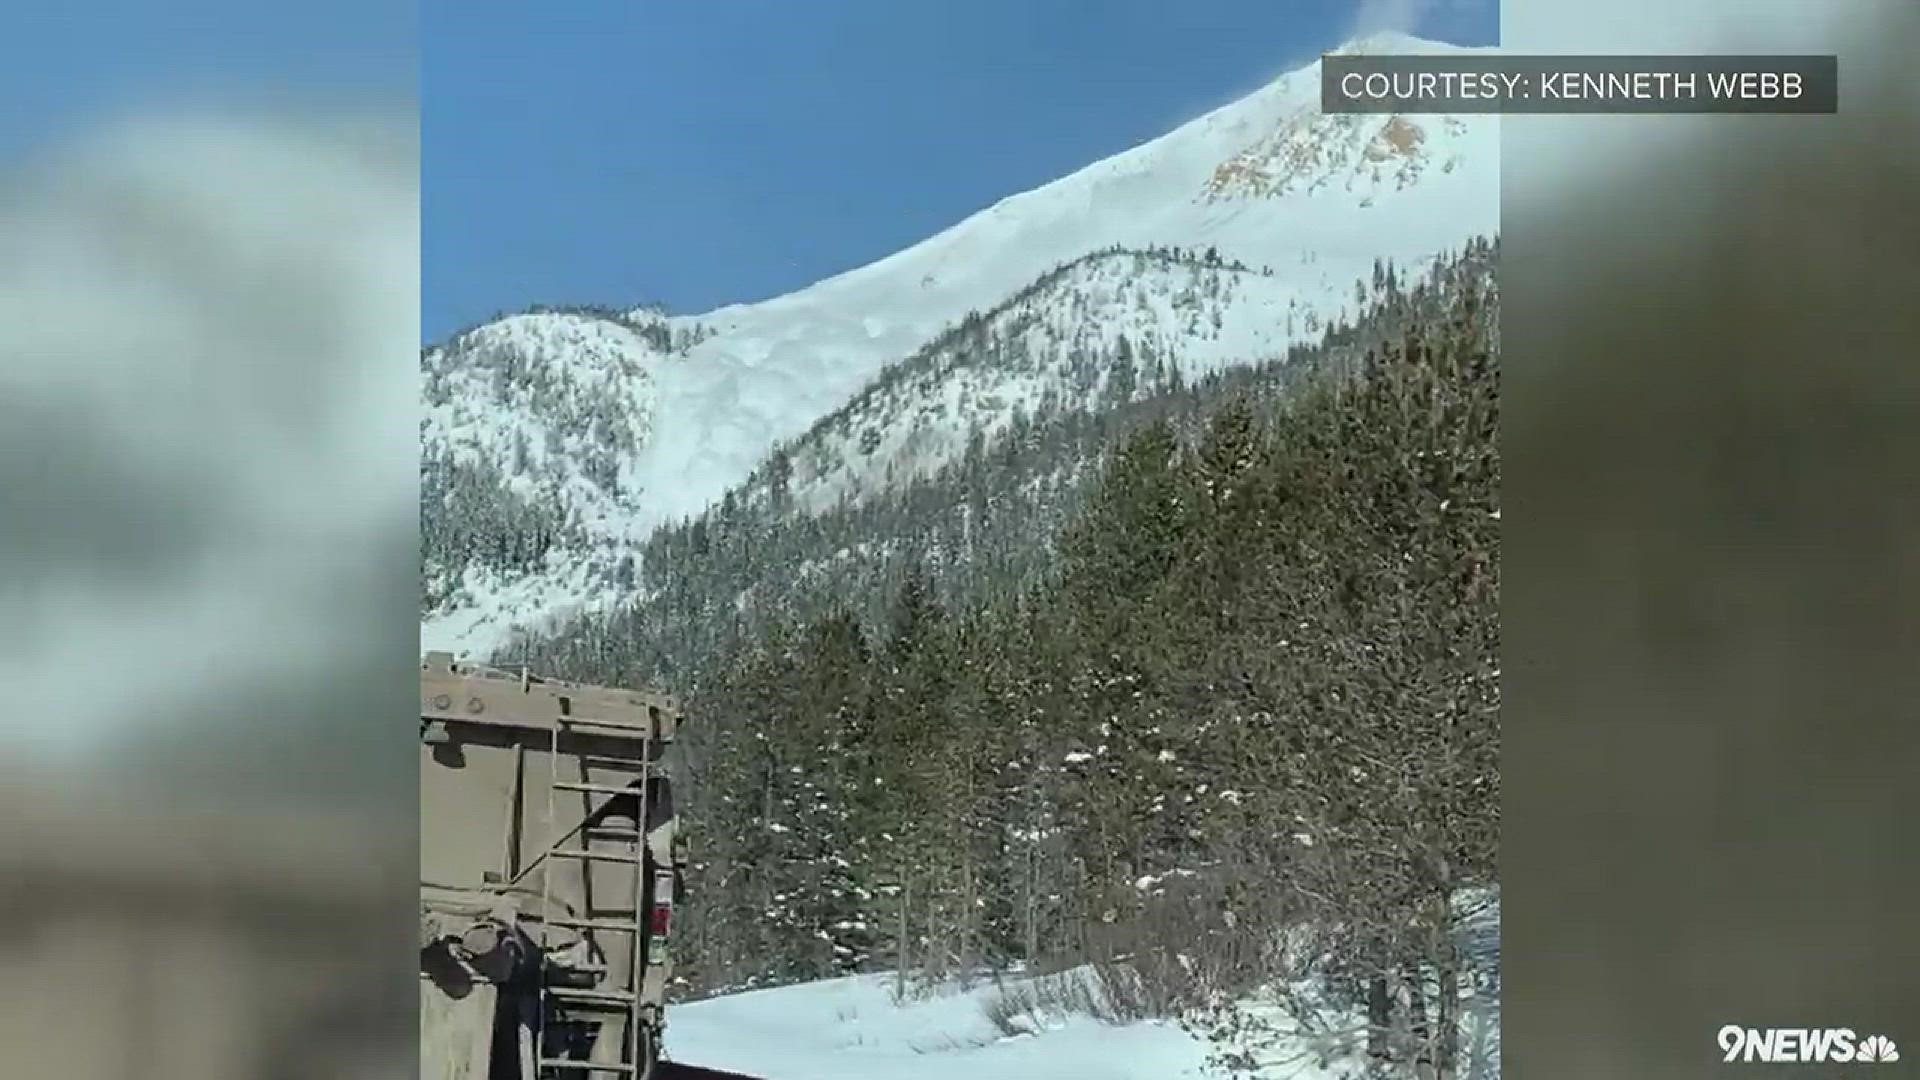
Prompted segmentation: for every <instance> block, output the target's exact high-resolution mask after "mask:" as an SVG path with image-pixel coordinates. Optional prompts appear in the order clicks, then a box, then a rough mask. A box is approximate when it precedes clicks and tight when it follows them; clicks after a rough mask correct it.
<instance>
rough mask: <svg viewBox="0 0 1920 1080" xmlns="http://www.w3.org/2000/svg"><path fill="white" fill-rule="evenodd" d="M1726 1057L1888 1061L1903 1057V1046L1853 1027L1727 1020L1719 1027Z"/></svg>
mask: <svg viewBox="0 0 1920 1080" xmlns="http://www.w3.org/2000/svg"><path fill="white" fill-rule="evenodd" d="M1719 1042H1720V1049H1721V1051H1722V1052H1723V1053H1725V1054H1726V1057H1725V1058H1722V1059H1721V1060H1723V1061H1729V1062H1732V1061H1742V1062H1760V1063H1766V1064H1796V1063H1808V1064H1817V1065H1824V1064H1829V1063H1831V1064H1835V1065H1845V1064H1848V1063H1852V1062H1858V1063H1862V1064H1874V1065H1878V1064H1887V1063H1891V1062H1895V1061H1899V1060H1900V1048H1899V1047H1898V1046H1895V1045H1894V1042H1893V1040H1892V1039H1889V1038H1887V1037H1886V1036H1885V1035H1869V1036H1867V1037H1866V1038H1864V1039H1862V1038H1860V1037H1859V1036H1857V1035H1855V1034H1854V1031H1853V1029H1852V1028H1747V1027H1741V1026H1740V1025H1738V1024H1728V1025H1727V1026H1725V1027H1723V1028H1721V1029H1720V1036H1719Z"/></svg>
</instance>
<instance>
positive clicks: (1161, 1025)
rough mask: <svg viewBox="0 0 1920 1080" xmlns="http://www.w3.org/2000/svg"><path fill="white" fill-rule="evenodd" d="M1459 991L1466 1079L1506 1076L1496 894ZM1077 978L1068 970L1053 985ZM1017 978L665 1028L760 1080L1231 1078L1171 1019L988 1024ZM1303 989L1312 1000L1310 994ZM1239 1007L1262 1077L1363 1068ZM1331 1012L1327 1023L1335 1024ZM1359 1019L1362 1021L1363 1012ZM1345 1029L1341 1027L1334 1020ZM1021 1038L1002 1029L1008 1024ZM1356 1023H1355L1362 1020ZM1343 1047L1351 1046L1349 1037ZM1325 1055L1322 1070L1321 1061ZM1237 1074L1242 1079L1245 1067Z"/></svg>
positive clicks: (849, 990) (1270, 1011) (1468, 921)
mask: <svg viewBox="0 0 1920 1080" xmlns="http://www.w3.org/2000/svg"><path fill="white" fill-rule="evenodd" d="M1457 907H1458V912H1459V918H1460V922H1459V924H1458V931H1457V932H1458V938H1457V940H1458V941H1459V947H1460V951H1461V955H1462V956H1463V958H1464V959H1466V961H1467V970H1469V971H1471V972H1473V976H1472V977H1471V979H1470V980H1469V981H1468V983H1467V985H1465V986H1463V988H1462V990H1463V994H1464V1001H1463V1008H1462V1015H1463V1022H1462V1030H1461V1047H1460V1051H1461V1061H1460V1070H1461V1071H1460V1076H1461V1077H1462V1078H1463V1080H1499V1078H1500V901H1499V892H1498V890H1497V889H1491V890H1488V889H1476V890H1470V891H1467V892H1463V893H1462V894H1461V896H1460V897H1459V899H1458V903H1457ZM1079 977H1084V976H1080V975H1077V974H1074V973H1068V974H1064V975H1054V976H1047V977H1046V978H1047V979H1051V980H1059V979H1073V978H1079ZM1032 986H1033V983H1032V982H1031V981H1025V980H1021V979H1018V978H1011V979H1007V980H1005V981H1003V982H1002V983H1001V984H1000V985H994V984H993V983H991V982H986V983H981V984H976V985H975V986H974V987H973V988H971V989H965V990H963V989H960V988H957V987H955V988H950V989H947V990H945V991H943V992H935V993H932V994H930V995H927V996H925V997H923V998H919V999H915V1000H909V1001H907V1002H906V1003H904V1004H896V1003H895V999H894V995H893V977H892V976H890V975H863V976H858V977H854V978H845V979H829V980H825V981H822V982H813V983H804V984H801V985H798V986H788V987H782V988H779V989H775V990H757V991H751V992H748V993H742V994H731V995H727V996H725V997H718V998H711V999H708V1000H706V1001H698V1002H692V1003H689V1004H685V1005H679V1006H675V1007H674V1008H673V1009H672V1010H671V1012H670V1017H671V1019H670V1021H669V1023H668V1026H667V1055H668V1057H669V1058H670V1059H672V1060H674V1061H682V1062H686V1063H687V1064H690V1065H703V1066H706V1067H708V1068H714V1069H725V1070H728V1071H732V1072H739V1073H745V1074H747V1075H750V1076H757V1077H764V1078H765V1080H1226V1078H1228V1077H1229V1076H1231V1075H1232V1074H1230V1073H1227V1072H1225V1071H1223V1070H1220V1069H1218V1068H1216V1067H1214V1066H1210V1065H1209V1063H1208V1057H1209V1048H1208V1046H1207V1044H1206V1043H1205V1042H1203V1041H1202V1040H1200V1039H1199V1038H1197V1037H1195V1036H1193V1035H1191V1034H1188V1033H1187V1032H1185V1031H1183V1030H1181V1028H1180V1027H1179V1026H1178V1025H1176V1024H1172V1023H1167V1022H1157V1021H1156V1022H1144V1023H1132V1024H1108V1023H1103V1022H1101V1021H1099V1020H1096V1019H1093V1018H1092V1017H1089V1016H1084V1015H1074V1016H1063V1015H1059V1014H1046V1015H1037V1014H1036V1013H1035V1012H1033V1011H1018V1010H1016V1011H1015V1013H1014V1015H1013V1016H1011V1017H1010V1018H1007V1019H1003V1020H1002V1021H1001V1022H995V1021H994V1020H993V1019H991V1018H990V1017H991V1015H992V1014H993V1013H995V1012H1001V1013H1002V1015H1003V1016H1004V1011H1003V1010H998V1009H996V1008H995V1006H996V1004H997V999H999V998H1000V997H1001V996H1002V995H1003V994H1006V995H1009V996H1010V997H1011V998H1012V999H1013V1000H1015V1001H1028V1002H1030V1001H1032V1000H1034V999H1035V998H1041V999H1047V1000H1055V999H1058V998H1059V997H1061V995H1057V994H1054V995H1049V994H1040V995H1035V994H1032V993H1028V992H1026V991H1029V990H1031V989H1032ZM1303 992H1304V993H1306V994H1308V995H1309V996H1311V995H1312V991H1311V990H1310V989H1306V988H1304V987H1303ZM1244 1008H1245V1009H1246V1011H1247V1014H1248V1015H1249V1016H1250V1018H1252V1019H1254V1020H1255V1025H1254V1027H1255V1028H1259V1027H1265V1028H1266V1029H1267V1030H1268V1031H1270V1032H1274V1033H1276V1034H1277V1036H1278V1037H1277V1038H1262V1039H1261V1040H1260V1041H1259V1043H1258V1045H1257V1047H1256V1046H1253V1045H1251V1044H1250V1045H1249V1046H1247V1047H1245V1048H1246V1049H1249V1050H1251V1052H1252V1057H1253V1058H1254V1059H1255V1060H1257V1061H1258V1062H1260V1063H1261V1070H1260V1072H1259V1073H1258V1075H1259V1076H1260V1077H1261V1080H1352V1078H1353V1077H1354V1076H1355V1075H1356V1074H1357V1073H1358V1071H1359V1062H1358V1059H1357V1058H1355V1057H1352V1056H1350V1055H1349V1054H1347V1053H1343V1051H1342V1050H1341V1049H1340V1048H1339V1045H1338V1044H1339V1043H1340V1040H1338V1039H1334V1040H1329V1039H1327V1038H1324V1037H1322V1038H1318V1039H1308V1038H1303V1037H1300V1036H1299V1035H1297V1034H1295V1033H1296V1032H1297V1031H1298V1029H1297V1027H1295V1026H1294V1025H1293V1024H1292V1023H1291V1022H1290V1021H1288V1020H1287V1019H1286V1018H1285V1017H1283V1016H1281V1015H1280V1014H1279V1013H1278V1012H1277V1010H1275V1009H1274V1008H1273V1007H1272V1006H1271V1005H1262V1004H1259V1003H1253V1002H1249V1003H1247V1004H1246V1005H1245V1006H1244ZM1333 1018H1334V1017H1333V1014H1331V1013H1329V1014H1328V1019H1333ZM1352 1020H1353V1021H1354V1024H1353V1025H1344V1026H1348V1027H1350V1028H1352V1027H1354V1026H1355V1025H1357V1024H1359V1023H1361V1022H1362V1021H1363V1018H1362V1017H1361V1016H1360V1015H1359V1014H1357V1013H1356V1014H1355V1015H1354V1016H1353V1017H1352ZM1331 1026H1335V1027H1339V1026H1343V1025H1339V1024H1335V1025H1331ZM1009 1029H1012V1030H1014V1031H1016V1032H1017V1033H1016V1034H1011V1035H1010V1034H1008V1033H1007V1032H1008V1030H1009ZM1356 1030H1357V1028H1356ZM1346 1044H1347V1048H1348V1050H1357V1048H1358V1043H1357V1042H1356V1041H1354V1039H1353V1038H1351V1037H1349V1038H1348V1039H1347V1040H1346ZM1323 1061H1324V1064H1323ZM1243 1076H1244V1074H1243Z"/></svg>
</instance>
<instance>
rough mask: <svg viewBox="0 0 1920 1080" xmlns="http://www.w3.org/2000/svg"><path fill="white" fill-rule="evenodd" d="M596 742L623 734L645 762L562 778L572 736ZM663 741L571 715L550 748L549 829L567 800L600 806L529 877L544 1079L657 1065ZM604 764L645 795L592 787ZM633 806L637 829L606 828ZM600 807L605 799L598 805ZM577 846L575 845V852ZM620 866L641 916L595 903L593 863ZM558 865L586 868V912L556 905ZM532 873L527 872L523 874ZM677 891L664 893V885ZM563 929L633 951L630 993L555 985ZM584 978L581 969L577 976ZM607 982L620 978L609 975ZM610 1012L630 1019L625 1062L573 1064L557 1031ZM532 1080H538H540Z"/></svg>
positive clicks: (618, 762) (594, 758)
mask: <svg viewBox="0 0 1920 1080" xmlns="http://www.w3.org/2000/svg"><path fill="white" fill-rule="evenodd" d="M593 734H616V735H617V737H620V738H623V739H626V740H632V741H635V742H637V743H638V744H639V747H640V753H639V756H638V759H637V760H633V759H628V758H625V757H609V756H606V755H592V754H587V753H584V752H582V753H579V754H576V755H575V757H576V758H577V760H578V761H579V763H580V768H579V773H580V776H579V778H578V779H569V778H567V777H564V776H562V775H561V771H560V757H561V751H562V747H561V744H562V740H563V738H564V737H565V736H567V735H579V736H590V735H593ZM654 735H655V732H654V731H653V729H652V725H650V724H636V723H629V722H626V721H619V720H598V719H591V718H587V717H579V716H571V715H565V710H564V709H563V714H562V715H560V716H558V717H556V718H555V722H554V725H553V729H552V732H551V736H550V741H549V743H548V747H547V760H548V763H549V765H550V769H551V773H552V775H551V778H550V781H549V786H548V788H547V820H548V822H549V823H550V827H554V828H557V827H558V824H559V821H560V817H559V805H558V803H559V799H560V796H561V794H562V793H569V794H577V795H580V796H582V797H583V798H584V799H586V800H588V801H589V802H590V803H591V805H590V808H589V809H588V810H587V812H586V813H585V814H584V815H582V817H581V818H580V821H579V822H578V823H577V824H575V825H574V826H573V827H572V828H571V829H568V830H566V831H565V832H562V833H560V834H559V835H558V836H557V837H556V838H555V839H554V840H553V841H552V843H551V845H550V846H549V847H548V848H547V849H546V851H545V852H543V853H542V854H541V855H540V856H539V857H538V858H537V859H536V860H535V862H534V863H532V864H529V865H528V867H527V870H532V869H534V867H535V866H536V865H537V866H538V867H539V868H540V903H541V918H542V922H541V930H540V936H541V941H540V946H541V948H540V972H539V990H538V1008H539V1011H538V1016H537V1020H536V1024H535V1029H534V1043H533V1061H534V1072H535V1077H569V1076H587V1077H590V1076H594V1075H613V1076H627V1077H633V1078H635V1080H646V1077H647V1074H648V1073H649V1072H651V1066H652V1065H653V1062H654V1060H655V1059H656V1057H657V1049H658V1048H657V1047H653V1046H651V1045H650V1043H651V1041H652V1040H653V1038H654V1030H653V1029H654V1027H655V1025H654V1024H652V1023H651V1022H650V1020H651V1019H652V1018H651V1016H650V1015H649V1014H650V1012H651V1010H652V1008H653V1006H652V1005H651V1003H649V1002H647V1001H646V1000H645V999H644V997H643V995H642V988H643V987H642V984H643V983H644V982H645V980H646V976H647V967H648V964H649V961H651V960H653V959H656V958H657V957H656V955H655V954H657V952H658V951H659V950H657V949H655V950H649V949H648V947H647V946H648V936H649V933H650V932H651V931H652V930H653V929H654V928H653V926H652V920H651V911H650V905H649V903H648V899H649V896H650V895H652V896H653V897H654V899H655V901H656V903H658V902H661V901H664V902H669V903H670V902H671V896H672V893H671V886H670V884H669V883H665V882H656V883H654V884H655V890H654V892H653V893H652V894H650V893H649V891H648V888H647V886H648V884H649V882H648V880H647V875H648V872H649V866H648V859H647V853H648V848H647V823H648V817H649V814H650V813H651V810H652V808H651V807H650V806H649V805H648V803H649V799H650V797H651V789H652V784H651V780H652V779H653V775H654V769H653V757H654V754H653V750H654ZM593 762H598V763H600V764H602V765H608V766H612V767H614V768H618V769H623V770H632V771H637V772H638V773H639V778H638V780H637V782H636V786H633V787H619V786H615V785H612V784H597V783H593V782H591V781H589V780H588V779H587V774H588V765H589V764H590V763H593ZM622 799H630V800H632V801H633V804H634V806H635V814H634V824H633V827H632V828H624V827H610V826H608V825H606V824H605V823H604V818H605V815H606V811H607V810H608V808H609V807H611V806H612V805H613V804H614V803H616V802H618V801H620V800H622ZM594 800H597V802H595V801H594ZM595 840H613V841H624V842H625V843H624V845H623V848H622V849H620V850H606V849H602V848H596V847H595V846H594V843H593V841H595ZM569 845H574V846H569ZM596 862H599V863H615V864H620V865H626V866H631V867H632V872H633V906H632V908H631V910H623V909H616V910H613V911H600V910H596V908H597V906H598V905H597V901H596V900H595V898H594V896H593V888H592V882H591V877H592V873H591V872H592V867H593V864H594V863H596ZM556 866H574V867H577V868H578V870H579V873H580V875H581V878H582V881H583V882H584V883H585V887H584V888H583V889H582V893H581V894H582V897H583V898H584V899H585V901H586V903H585V904H584V905H583V906H582V907H581V908H580V909H579V910H578V911H565V910H562V909H561V907H560V906H559V905H556V903H555V900H554V895H553V872H554V868H555V867H556ZM522 873H523V874H524V873H525V871H522ZM663 885H664V886H666V887H667V888H668V890H669V891H668V892H667V893H665V894H660V893H659V891H658V890H659V888H660V887H661V886H663ZM556 930H571V931H574V932H577V933H578V934H579V935H580V937H581V938H582V939H584V940H585V941H587V942H588V943H590V944H591V945H593V946H596V947H598V951H599V952H600V953H601V955H603V956H605V955H609V954H611V952H612V950H613V949H615V948H619V949H622V950H625V951H626V953H627V956H628V959H629V963H628V964H627V970H628V976H627V981H626V983H625V984H624V985H617V986H608V985H600V986H596V987H594V988H593V989H581V988H575V987H569V986H561V985H555V983H554V979H553V974H554V972H553V969H552V966H551V954H552V950H553V949H554V947H555V946H556V945H557V940H556V938H557V935H556V934H555V931H556ZM575 970H578V968H576V969H575ZM600 970H601V971H602V972H603V974H604V973H607V972H609V971H610V969H608V968H605V967H602V968H601V969H600ZM610 1013H621V1014H624V1015H625V1018H626V1023H625V1028H626V1030H625V1033H624V1034H625V1037H624V1038H622V1039H621V1040H620V1045H619V1047H618V1057H617V1059H612V1060H607V1061H593V1060H583V1059H577V1058H573V1057H569V1056H566V1049H567V1046H566V1041H565V1038H564V1030H565V1029H564V1028H563V1029H562V1030H561V1031H555V1030H554V1029H553V1028H552V1027H551V1026H550V1025H553V1024H554V1023H555V1021H560V1022H561V1023H562V1024H572V1023H575V1022H588V1023H592V1022H594V1021H595V1020H597V1019H602V1018H605V1017H606V1016H607V1015H608V1014H610ZM603 1054H604V1051H603V1050H602V1049H601V1048H600V1047H599V1046H597V1045H596V1046H595V1048H594V1051H593V1056H595V1057H599V1056H603ZM530 1080H531V1078H530Z"/></svg>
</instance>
